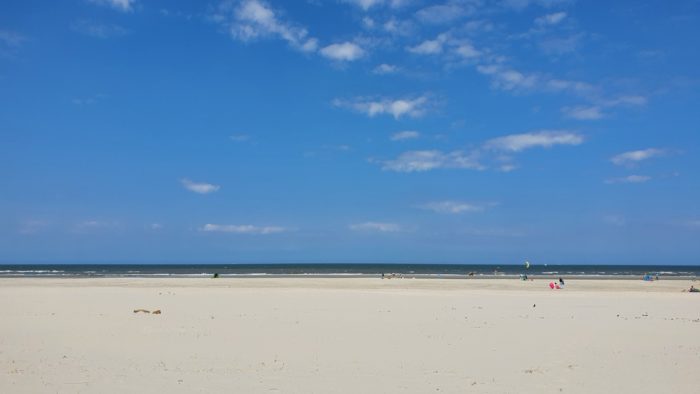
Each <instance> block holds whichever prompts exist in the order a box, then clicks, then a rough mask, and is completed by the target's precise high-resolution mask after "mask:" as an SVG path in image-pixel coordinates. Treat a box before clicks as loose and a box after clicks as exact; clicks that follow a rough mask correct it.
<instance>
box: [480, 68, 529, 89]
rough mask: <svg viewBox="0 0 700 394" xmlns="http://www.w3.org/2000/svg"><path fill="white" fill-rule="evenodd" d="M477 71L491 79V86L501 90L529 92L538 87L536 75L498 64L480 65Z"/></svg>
mask: <svg viewBox="0 0 700 394" xmlns="http://www.w3.org/2000/svg"><path fill="white" fill-rule="evenodd" d="M476 70H477V71H478V72H480V73H481V74H484V75H488V76H490V77H491V85H492V86H493V87H494V88H496V89H501V90H527V89H533V88H535V87H536V86H537V83H538V77H537V75H535V74H524V73H522V72H520V71H517V70H514V69H511V68H507V67H504V66H501V65H498V64H492V65H486V66H485V65H479V66H477V67H476Z"/></svg>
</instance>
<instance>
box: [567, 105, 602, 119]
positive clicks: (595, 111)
mask: <svg viewBox="0 0 700 394" xmlns="http://www.w3.org/2000/svg"><path fill="white" fill-rule="evenodd" d="M562 112H564V114H565V115H566V116H567V117H569V118H573V119H578V120H596V119H601V118H603V117H604V116H605V114H603V111H602V110H601V108H600V107H598V106H596V105H593V106H581V105H579V106H575V107H564V108H562Z"/></svg>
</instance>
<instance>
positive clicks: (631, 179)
mask: <svg viewBox="0 0 700 394" xmlns="http://www.w3.org/2000/svg"><path fill="white" fill-rule="evenodd" d="M649 180H651V177H649V176H646V175H628V176H625V177H622V178H612V179H608V180H606V181H605V183H608V184H613V183H644V182H647V181H649Z"/></svg>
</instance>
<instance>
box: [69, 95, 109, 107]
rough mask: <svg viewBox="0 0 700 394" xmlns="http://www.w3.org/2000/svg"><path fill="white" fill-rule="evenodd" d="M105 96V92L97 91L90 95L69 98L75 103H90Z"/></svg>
mask: <svg viewBox="0 0 700 394" xmlns="http://www.w3.org/2000/svg"><path fill="white" fill-rule="evenodd" d="M105 98H107V95H106V94H102V93H98V94H96V95H94V96H91V97H76V98H74V99H72V100H71V102H72V103H73V104H75V105H91V104H95V103H97V102H99V101H102V100H104V99H105Z"/></svg>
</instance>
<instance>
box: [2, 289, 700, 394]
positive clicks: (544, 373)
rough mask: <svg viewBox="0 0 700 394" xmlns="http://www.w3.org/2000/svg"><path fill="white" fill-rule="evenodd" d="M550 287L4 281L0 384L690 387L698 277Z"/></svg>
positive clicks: (697, 361) (375, 389)
mask: <svg viewBox="0 0 700 394" xmlns="http://www.w3.org/2000/svg"><path fill="white" fill-rule="evenodd" d="M548 282H549V281H548V280H536V281H528V282H521V281H518V280H439V279H434V280H425V279H423V280H418V279H391V280H380V279H372V278H362V279H320V278H316V279H290V278H284V279H259V278H252V279H238V278H236V279H216V280H214V279H38V278H35V279H0V311H1V312H0V393H54V392H58V393H83V392H89V393H151V392H159V393H172V392H188V393H189V392H203V393H212V392H222V393H223V392H227V393H278V392H279V393H436V392H439V393H560V392H563V393H670V392H682V393H698V392H700V294H691V293H682V292H681V290H682V289H684V288H688V287H690V285H691V284H692V282H690V281H663V280H662V281H658V282H653V283H646V282H642V281H620V280H579V281H576V280H571V281H568V282H567V287H566V289H564V290H560V291H556V290H554V291H553V290H550V289H549V288H548V287H546V284H547V283H548ZM695 285H696V287H698V283H697V282H696V283H695ZM137 308H144V309H149V310H154V309H160V310H162V312H163V313H162V314H160V315H152V314H143V313H138V314H135V313H133V310H134V309H137Z"/></svg>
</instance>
